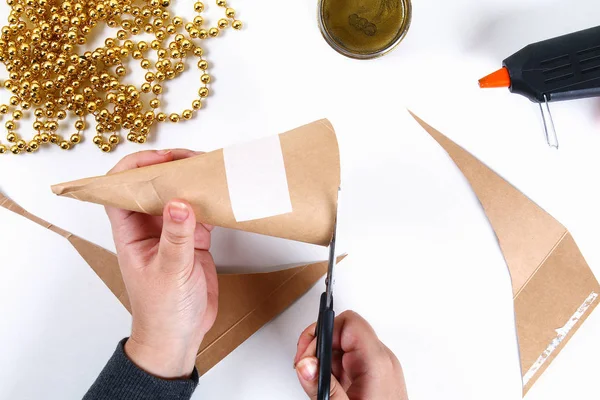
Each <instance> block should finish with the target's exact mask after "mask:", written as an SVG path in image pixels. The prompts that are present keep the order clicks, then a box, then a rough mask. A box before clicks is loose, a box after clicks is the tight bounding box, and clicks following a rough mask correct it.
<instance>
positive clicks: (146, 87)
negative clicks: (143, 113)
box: [141, 82, 152, 93]
mask: <svg viewBox="0 0 600 400" xmlns="http://www.w3.org/2000/svg"><path fill="white" fill-rule="evenodd" d="M141 89H142V92H144V93H149V92H150V90H152V85H150V83H148V82H144V83H142V87H141Z"/></svg>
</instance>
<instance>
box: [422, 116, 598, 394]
mask: <svg viewBox="0 0 600 400" xmlns="http://www.w3.org/2000/svg"><path fill="white" fill-rule="evenodd" d="M411 114H412V113H411ZM412 115H413V117H414V118H415V120H416V121H417V122H418V123H419V124H420V125H421V126H422V127H423V129H425V130H426V131H427V133H429V135H430V136H431V137H432V138H433V139H435V140H436V141H437V142H438V144H439V145H440V146H442V147H443V148H444V150H446V152H447V153H448V155H449V156H450V158H451V159H452V160H453V161H454V163H455V164H456V166H457V167H458V168H459V169H460V171H461V172H462V173H463V175H464V176H465V178H466V179H467V180H468V182H469V184H470V185H471V188H472V189H473V191H474V192H475V195H476V196H477V198H478V199H479V202H480V203H481V206H482V207H483V211H484V212H485V215H486V216H487V218H488V220H489V221H490V224H491V226H492V228H493V229H494V232H495V234H496V238H497V239H498V244H499V245H500V249H501V250H502V254H503V255H504V259H505V260H506V264H507V266H508V270H509V272H510V277H511V281H512V288H513V300H514V306H515V325H516V328H517V339H518V344H519V358H520V366H521V373H522V377H523V394H526V393H527V391H528V390H529V389H531V387H532V385H533V384H534V383H535V382H536V380H537V379H538V378H539V377H540V375H541V374H542V373H543V372H544V370H545V369H546V368H547V367H548V365H550V363H551V362H552V361H553V359H554V358H555V357H556V355H557V354H558V353H560V351H561V350H562V349H563V348H564V346H565V345H566V344H567V342H568V341H569V339H570V338H571V337H572V336H573V334H574V333H575V332H576V331H577V329H579V327H580V326H581V325H582V324H583V322H584V321H585V319H586V318H587V317H588V316H589V315H590V314H591V312H592V310H593V309H594V308H595V307H596V306H597V305H598V301H592V302H590V303H589V304H588V303H587V301H588V300H589V295H590V293H600V284H599V283H598V281H597V279H596V277H595V276H594V273H593V272H592V270H591V269H590V267H589V266H588V264H587V262H586V261H585V259H584V258H583V255H582V254H581V251H580V250H579V248H578V247H577V244H576V243H575V240H574V239H573V237H572V235H571V234H570V233H569V231H568V230H567V228H565V227H564V226H563V225H562V224H561V223H560V222H558V221H557V220H556V219H555V218H554V217H552V216H551V215H550V214H548V213H547V212H546V211H544V210H543V209H542V208H541V207H540V206H538V205H537V204H535V203H534V202H533V201H532V200H531V199H529V198H528V197H527V196H525V195H524V194H523V193H522V192H520V191H519V190H518V189H517V188H515V187H514V186H512V185H511V184H510V183H508V182H507V181H506V180H504V179H503V178H502V177H501V176H500V175H498V174H497V173H496V172H494V171H492V170H491V169H490V168H488V167H487V166H486V165H485V164H483V163H482V162H481V161H479V160H478V159H477V158H475V157H474V156H473V155H472V154H470V153H469V152H467V151H466V150H465V149H463V148H462V147H460V146H459V145H457V144H456V143H454V142H453V141H452V140H450V139H449V138H448V137H446V136H444V135H443V134H442V133H440V132H439V131H438V130H436V129H434V128H433V127H431V126H430V125H428V124H427V123H426V122H424V121H423V120H421V119H420V118H419V117H417V116H416V115H414V114H412ZM475 284H476V283H475ZM581 304H584V305H586V304H587V307H588V308H586V309H585V310H584V312H582V313H581V314H580V315H579V316H578V318H577V319H576V320H570V319H569V318H570V317H571V316H572V315H573V311H574V310H577V309H578V307H580V306H581ZM576 315H577V314H576ZM565 321H570V322H569V323H568V324H567V325H566V327H565V326H564V324H565ZM559 326H563V328H561V331H560V332H558V335H559V336H558V339H557V332H556V328H557V327H559ZM566 328H568V332H566V333H565V330H566ZM548 343H551V346H552V348H551V351H548V349H549V348H548ZM492 345H493V344H490V346H492ZM540 354H542V355H543V358H544V359H543V362H540V361H539V360H540ZM532 365H534V366H535V367H534V368H533V369H532V368H531V367H532Z"/></svg>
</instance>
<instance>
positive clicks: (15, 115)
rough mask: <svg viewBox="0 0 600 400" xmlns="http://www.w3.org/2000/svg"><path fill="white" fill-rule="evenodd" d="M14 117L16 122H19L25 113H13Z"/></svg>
mask: <svg viewBox="0 0 600 400" xmlns="http://www.w3.org/2000/svg"><path fill="white" fill-rule="evenodd" d="M12 116H13V119H14V120H16V121H18V120H20V119H21V118H22V117H23V112H22V111H21V110H15V111H13V114H12Z"/></svg>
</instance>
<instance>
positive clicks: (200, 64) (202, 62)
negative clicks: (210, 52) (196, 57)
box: [198, 60, 208, 70]
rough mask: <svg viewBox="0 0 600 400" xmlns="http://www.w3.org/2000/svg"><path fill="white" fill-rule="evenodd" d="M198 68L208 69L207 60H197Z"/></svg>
mask: <svg viewBox="0 0 600 400" xmlns="http://www.w3.org/2000/svg"><path fill="white" fill-rule="evenodd" d="M198 68H200V69H201V70H206V69H208V61H206V60H200V61H198Z"/></svg>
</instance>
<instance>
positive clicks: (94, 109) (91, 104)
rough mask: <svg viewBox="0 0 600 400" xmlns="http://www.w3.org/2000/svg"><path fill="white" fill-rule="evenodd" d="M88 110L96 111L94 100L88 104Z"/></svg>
mask: <svg viewBox="0 0 600 400" xmlns="http://www.w3.org/2000/svg"><path fill="white" fill-rule="evenodd" d="M87 110H88V112H90V113H93V112H94V111H96V103H94V102H89V103H88V104H87Z"/></svg>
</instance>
